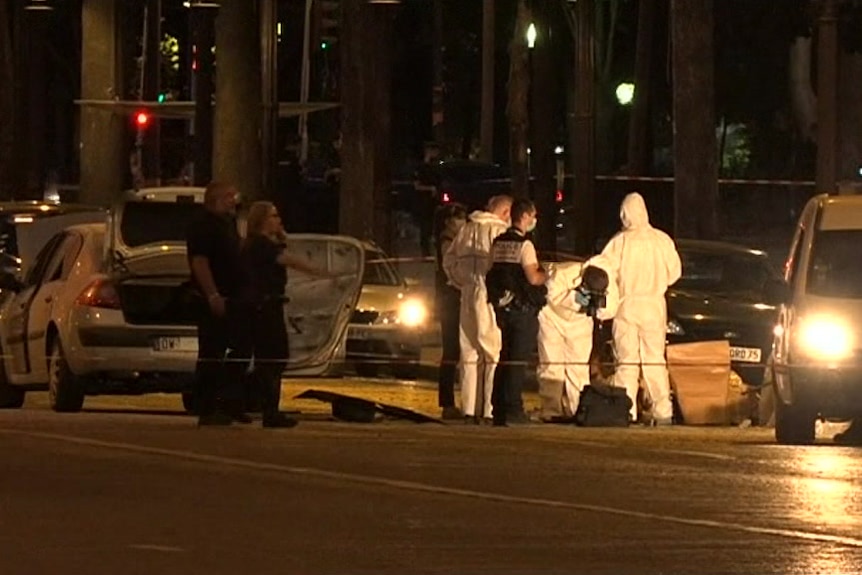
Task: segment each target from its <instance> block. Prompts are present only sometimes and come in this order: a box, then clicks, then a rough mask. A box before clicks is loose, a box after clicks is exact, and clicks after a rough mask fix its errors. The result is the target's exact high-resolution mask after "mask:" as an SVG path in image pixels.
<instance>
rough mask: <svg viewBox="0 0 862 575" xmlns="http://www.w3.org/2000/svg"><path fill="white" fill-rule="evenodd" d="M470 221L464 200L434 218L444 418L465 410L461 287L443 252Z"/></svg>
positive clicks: (439, 383) (440, 399)
mask: <svg viewBox="0 0 862 575" xmlns="http://www.w3.org/2000/svg"><path fill="white" fill-rule="evenodd" d="M466 223H467V208H465V207H464V206H463V205H461V204H447V205H445V206H441V207H439V208H438V209H437V213H436V214H435V220H434V247H435V252H436V254H435V255H436V274H435V280H436V285H435V290H434V295H435V303H434V305H435V309H436V311H437V318H438V319H439V320H440V336H441V344H442V347H443V356H442V357H441V358H440V369H439V371H438V379H437V404H438V405H439V406H440V408H441V409H442V414H441V417H442V418H443V419H459V420H460V419H461V418H463V417H464V416H463V414H462V413H461V410H460V409H458V408H457V407H456V406H455V374H456V373H457V371H458V361H459V360H460V359H461V345H460V335H459V334H460V329H461V328H460V318H461V290H459V289H458V288H456V287H455V286H453V285H452V284H450V283H449V279H448V278H447V277H446V272H445V271H444V269H443V254H445V253H446V250H447V249H449V245H451V243H452V240H454V239H455V236H456V235H457V234H458V230H460V229H461V227H463V226H464V224H466Z"/></svg>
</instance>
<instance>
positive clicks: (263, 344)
mask: <svg viewBox="0 0 862 575" xmlns="http://www.w3.org/2000/svg"><path fill="white" fill-rule="evenodd" d="M286 245H287V235H286V234H285V231H284V227H283V225H282V223H281V217H280V216H279V213H278V210H277V209H276V207H275V205H274V204H272V203H271V202H255V203H253V204H252V205H251V207H250V208H249V211H248V218H247V225H246V239H245V241H244V242H243V245H242V252H241V257H242V262H243V266H244V268H245V277H246V278H247V279H248V283H247V284H246V288H245V290H244V292H243V301H244V302H246V304H247V306H248V317H247V323H246V326H247V327H246V329H247V330H249V331H250V338H251V342H252V355H253V357H254V371H253V373H252V378H253V380H254V381H255V382H256V384H257V387H258V389H259V391H260V393H261V407H262V412H263V426H264V427H293V426H295V425H296V423H297V421H296V420H295V419H292V418H290V417H287V416H286V415H284V414H283V413H281V412H280V411H279V403H280V400H281V374H282V372H284V368H285V366H286V365H287V359H288V357H289V353H290V347H289V345H288V338H287V326H286V325H285V321H284V305H285V304H286V303H287V301H286V298H285V287H286V286H287V268H288V267H291V268H295V269H298V270H301V271H304V272H307V273H309V274H312V275H316V276H320V277H331V276H329V274H326V273H323V272H319V271H318V270H316V269H315V268H313V267H312V266H310V265H309V264H308V263H306V262H304V261H302V260H300V259H297V258H294V257H292V256H290V255H289V254H288V253H287V252H286V251H285V247H286Z"/></svg>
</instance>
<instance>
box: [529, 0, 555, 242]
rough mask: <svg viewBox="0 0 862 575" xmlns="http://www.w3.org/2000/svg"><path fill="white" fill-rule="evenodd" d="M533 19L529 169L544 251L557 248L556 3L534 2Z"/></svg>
mask: <svg viewBox="0 0 862 575" xmlns="http://www.w3.org/2000/svg"><path fill="white" fill-rule="evenodd" d="M534 7H535V9H534V11H533V21H534V22H535V25H536V31H537V35H536V46H535V48H533V62H532V63H533V70H532V76H533V79H532V82H531V83H530V88H531V89H530V120H531V123H532V125H533V129H532V130H531V133H532V137H531V140H532V142H531V144H530V147H531V155H530V165H531V168H532V169H531V172H532V174H531V175H532V184H531V192H532V198H533V201H534V202H535V203H536V207H537V209H538V213H539V224H538V230H536V247H537V248H539V250H540V251H541V252H543V253H544V254H553V253H555V252H556V251H557V226H556V220H557V218H556V215H557V214H556V211H557V210H556V200H555V195H556V194H555V192H556V189H557V182H556V159H555V155H554V148H556V145H557V127H558V126H559V125H560V118H559V117H558V116H557V112H558V110H559V106H558V101H557V95H558V93H559V90H558V89H557V77H558V74H559V66H558V65H557V63H556V59H555V57H554V55H555V54H556V53H557V52H558V49H557V45H558V43H557V42H556V35H557V34H559V33H560V32H561V30H560V29H559V28H558V27H557V26H555V25H554V23H555V22H559V21H560V18H561V14H560V13H558V10H556V9H555V8H558V4H557V3H556V2H555V3H554V4H553V5H552V4H551V2H550V1H549V0H543V1H540V2H537V3H535V4H534Z"/></svg>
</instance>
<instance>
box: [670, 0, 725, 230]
mask: <svg viewBox="0 0 862 575" xmlns="http://www.w3.org/2000/svg"><path fill="white" fill-rule="evenodd" d="M671 18H672V34H673V126H674V199H675V205H674V230H675V235H676V237H679V238H704V239H709V238H714V237H716V236H717V235H718V163H717V159H716V143H715V101H714V85H715V84H714V69H713V68H714V56H713V34H714V32H713V0H673V3H672V5H671Z"/></svg>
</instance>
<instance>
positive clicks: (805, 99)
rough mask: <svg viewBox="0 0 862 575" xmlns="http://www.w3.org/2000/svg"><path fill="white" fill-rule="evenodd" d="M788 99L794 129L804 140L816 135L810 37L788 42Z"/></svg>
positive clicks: (815, 100) (815, 107)
mask: <svg viewBox="0 0 862 575" xmlns="http://www.w3.org/2000/svg"><path fill="white" fill-rule="evenodd" d="M788 60H789V62H788V79H789V82H790V100H791V102H792V105H793V117H794V119H795V120H796V130H797V132H798V133H799V135H800V136H801V138H802V140H803V141H805V142H814V141H815V140H816V137H817V135H816V134H817V96H815V95H814V88H812V86H811V37H810V36H800V37H798V38H795V39H794V40H793V42H792V43H791V44H790V50H789V52H788Z"/></svg>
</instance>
